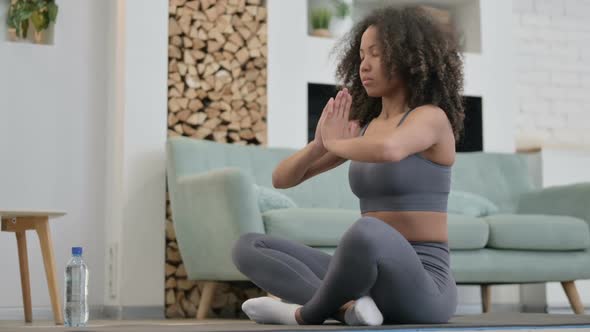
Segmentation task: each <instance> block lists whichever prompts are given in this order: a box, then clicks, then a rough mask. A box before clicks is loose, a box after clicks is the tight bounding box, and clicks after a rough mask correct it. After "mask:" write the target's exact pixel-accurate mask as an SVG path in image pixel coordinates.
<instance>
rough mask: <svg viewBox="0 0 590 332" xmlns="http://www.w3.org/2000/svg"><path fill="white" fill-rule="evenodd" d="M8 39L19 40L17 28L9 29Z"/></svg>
mask: <svg viewBox="0 0 590 332" xmlns="http://www.w3.org/2000/svg"><path fill="white" fill-rule="evenodd" d="M8 40H10V41H17V40H18V36H17V35H16V29H15V28H9V29H8Z"/></svg>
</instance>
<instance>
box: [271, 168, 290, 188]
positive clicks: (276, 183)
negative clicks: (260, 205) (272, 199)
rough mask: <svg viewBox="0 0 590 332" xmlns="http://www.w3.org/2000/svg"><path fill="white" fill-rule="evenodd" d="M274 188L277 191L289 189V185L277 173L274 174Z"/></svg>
mask: <svg viewBox="0 0 590 332" xmlns="http://www.w3.org/2000/svg"><path fill="white" fill-rule="evenodd" d="M272 186H273V187H274V188H275V189H286V188H289V185H288V184H287V183H285V181H284V177H281V176H279V174H277V172H276V171H274V172H272Z"/></svg>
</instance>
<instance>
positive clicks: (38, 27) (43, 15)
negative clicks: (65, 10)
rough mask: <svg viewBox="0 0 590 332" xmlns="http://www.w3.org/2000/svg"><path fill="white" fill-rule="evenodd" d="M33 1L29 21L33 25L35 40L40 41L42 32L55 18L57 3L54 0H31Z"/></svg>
mask: <svg viewBox="0 0 590 332" xmlns="http://www.w3.org/2000/svg"><path fill="white" fill-rule="evenodd" d="M31 1H33V3H35V10H34V11H33V13H32V14H31V23H33V27H35V42H37V43H40V42H41V40H42V39H43V33H44V31H45V30H47V28H49V25H50V24H54V23H55V20H56V19H57V5H56V4H55V0H31Z"/></svg>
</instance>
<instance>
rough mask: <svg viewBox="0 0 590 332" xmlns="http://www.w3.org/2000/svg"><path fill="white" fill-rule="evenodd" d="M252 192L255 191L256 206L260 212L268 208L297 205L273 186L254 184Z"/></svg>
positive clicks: (283, 207)
mask: <svg viewBox="0 0 590 332" xmlns="http://www.w3.org/2000/svg"><path fill="white" fill-rule="evenodd" d="M254 192H255V193H256V198H257V201H258V208H259V209H260V212H261V213H264V212H266V211H268V210H275V209H287V208H295V207H297V204H295V202H293V200H292V199H291V198H290V197H289V196H287V195H285V194H283V193H281V192H279V191H278V190H275V189H273V188H269V187H265V186H259V185H257V184H254Z"/></svg>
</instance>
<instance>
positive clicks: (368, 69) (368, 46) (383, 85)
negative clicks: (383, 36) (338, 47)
mask: <svg viewBox="0 0 590 332" xmlns="http://www.w3.org/2000/svg"><path fill="white" fill-rule="evenodd" d="M359 52H360V57H361V64H360V69H359V70H360V73H359V74H360V77H361V82H362V84H363V86H364V87H365V90H366V91H367V95H369V96H370V97H383V96H385V95H389V94H391V93H392V92H393V91H394V90H395V89H396V88H398V87H399V85H400V82H399V79H398V78H397V77H396V76H395V75H394V76H393V77H392V79H391V80H390V79H388V78H387V75H386V71H385V68H383V62H382V61H381V60H382V59H381V57H382V55H383V50H382V47H381V43H380V42H379V31H378V30H377V28H376V27H375V26H369V27H368V28H367V30H365V32H364V33H363V36H362V37H361V48H360V50H359ZM388 70H391V69H389V68H388Z"/></svg>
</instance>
